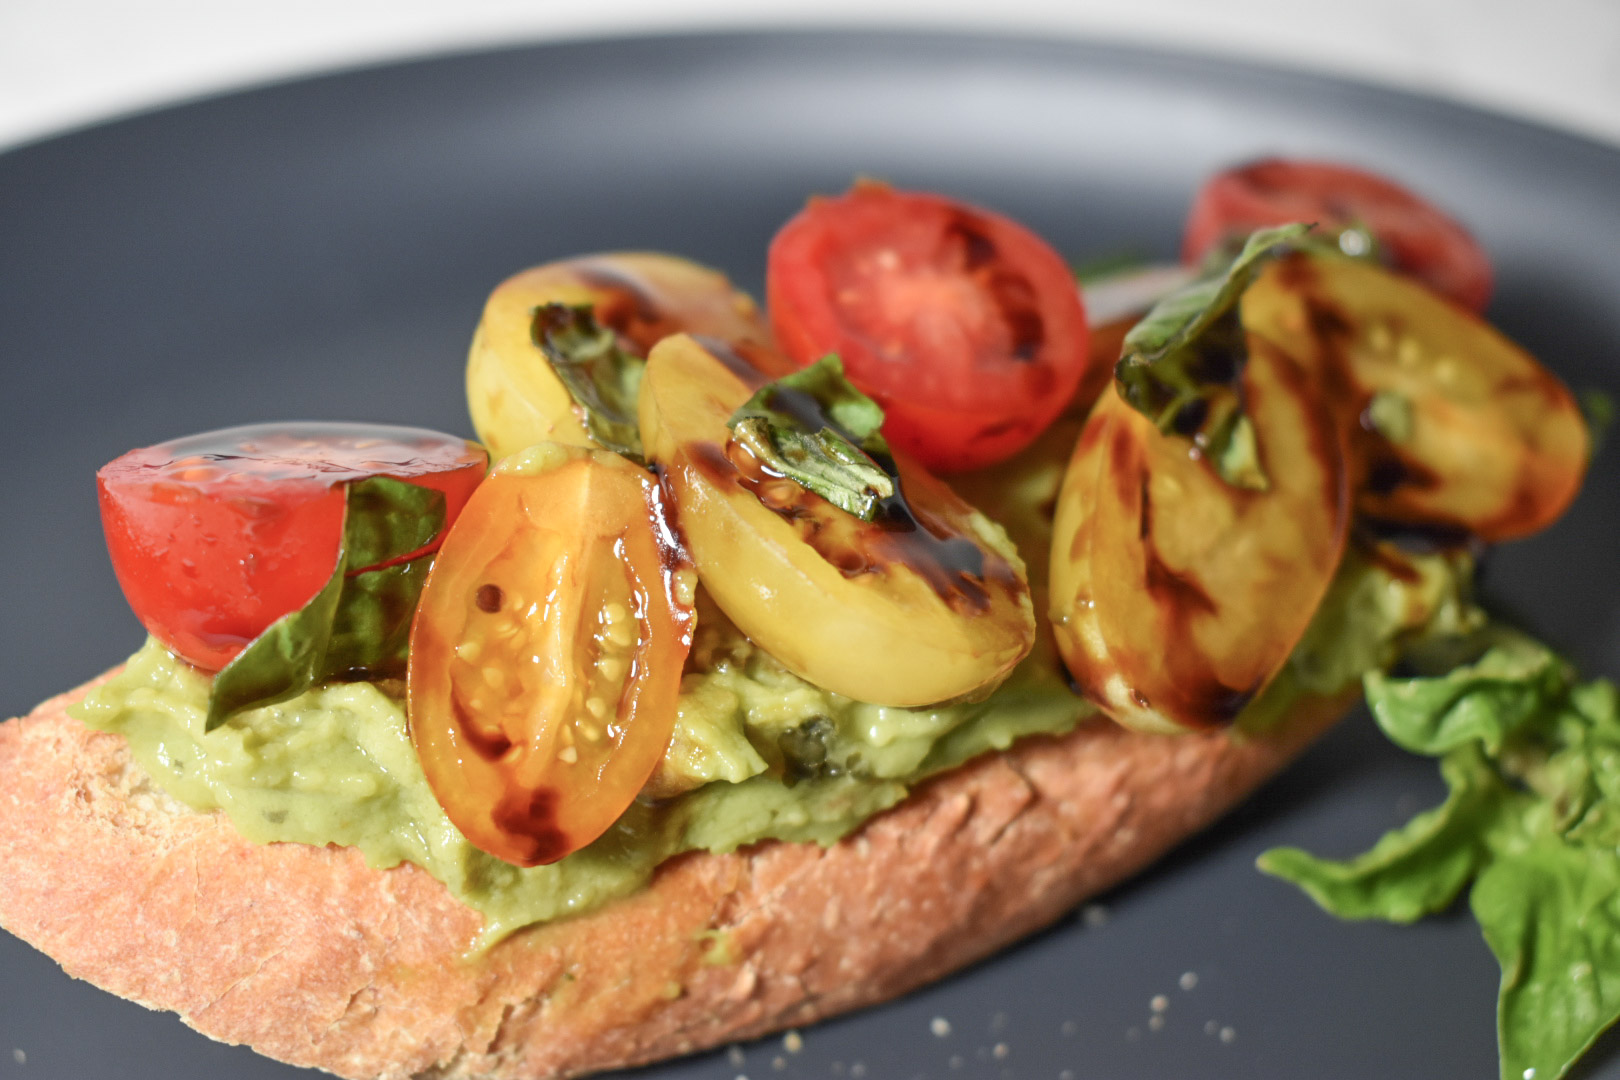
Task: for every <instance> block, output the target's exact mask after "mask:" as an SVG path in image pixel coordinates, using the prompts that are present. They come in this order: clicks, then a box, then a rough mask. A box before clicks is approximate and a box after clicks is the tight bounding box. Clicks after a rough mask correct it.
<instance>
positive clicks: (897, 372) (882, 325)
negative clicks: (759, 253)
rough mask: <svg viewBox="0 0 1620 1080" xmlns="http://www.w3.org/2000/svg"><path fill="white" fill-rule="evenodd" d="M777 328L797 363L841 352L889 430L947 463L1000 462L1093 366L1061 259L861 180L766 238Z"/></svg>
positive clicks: (1017, 237) (988, 217) (931, 199)
mask: <svg viewBox="0 0 1620 1080" xmlns="http://www.w3.org/2000/svg"><path fill="white" fill-rule="evenodd" d="M765 284H766V293H767V297H768V300H769V307H770V314H771V324H772V327H773V329H774V330H775V331H776V335H777V339H778V341H779V342H780V344H781V346H782V348H783V349H784V350H785V351H786V352H787V354H788V356H789V357H790V358H791V359H792V360H793V361H794V363H796V364H798V365H800V366H804V365H807V364H811V363H814V362H815V361H816V360H819V359H820V358H821V357H823V356H825V355H826V354H827V353H837V354H838V355H839V356H840V357H842V359H843V361H844V371H845V372H846V373H847V374H848V376H849V379H850V381H851V382H853V383H854V384H855V385H856V386H858V387H860V389H861V390H863V391H865V392H866V393H867V394H870V395H871V396H872V397H873V398H875V399H876V400H877V401H878V403H879V404H881V405H882V406H883V408H884V410H885V412H886V413H887V416H888V419H887V422H886V423H885V424H884V428H883V431H884V434H885V435H886V436H887V437H888V439H889V441H890V442H891V443H892V444H894V445H895V446H897V447H899V448H900V449H902V450H904V451H907V452H909V453H910V454H911V455H912V456H914V457H916V458H919V459H920V460H921V461H922V462H923V463H924V464H925V465H927V466H929V467H931V468H933V469H936V470H941V471H952V470H959V469H971V468H978V467H980V466H984V465H990V464H994V463H995V462H997V461H1001V460H1003V459H1005V458H1007V457H1010V456H1012V455H1013V454H1014V453H1016V452H1018V451H1019V450H1021V449H1023V448H1024V447H1025V446H1027V445H1029V443H1030V442H1031V441H1032V440H1033V439H1034V438H1035V437H1036V436H1037V435H1039V434H1040V433H1041V432H1042V431H1043V430H1044V429H1045V428H1046V426H1047V425H1048V424H1050V423H1051V422H1052V421H1053V420H1054V419H1056V418H1057V415H1058V413H1060V412H1061V411H1062V410H1063V407H1064V405H1065V404H1067V402H1068V400H1069V398H1070V396H1071V395H1072V394H1073V393H1074V389H1075V386H1076V385H1077V384H1078V383H1079V382H1080V378H1081V375H1082V374H1083V373H1084V371H1085V368H1086V360H1087V353H1086V314H1085V310H1084V309H1083V308H1082V306H1081V303H1080V293H1079V290H1078V289H1077V288H1076V286H1075V282H1074V278H1073V276H1072V275H1071V274H1070V272H1069V268H1068V266H1067V265H1066V264H1065V263H1064V261H1063V259H1062V258H1061V257H1060V256H1059V255H1058V253H1057V252H1055V251H1053V250H1052V249H1051V248H1050V247H1049V246H1047V244H1046V243H1045V241H1043V240H1041V238H1040V237H1038V236H1036V235H1035V234H1034V233H1032V232H1030V231H1029V230H1028V229H1026V228H1024V227H1023V226H1022V225H1019V224H1017V223H1016V222H1014V221H1011V220H1009V219H1008V218H1005V217H1002V216H1001V215H999V214H993V213H991V212H989V211H987V210H980V209H978V208H976V207H972V206H968V205H966V204H964V203H959V202H956V201H954V200H951V199H947V198H945V197H943V196H940V195H928V194H921V193H917V192H905V191H896V190H894V189H893V188H890V187H887V186H885V185H882V184H874V183H861V184H857V185H856V186H855V187H854V188H853V189H852V190H850V191H849V192H848V193H847V194H845V195H842V196H839V197H837V198H818V199H812V200H811V201H810V203H809V205H807V206H806V207H805V208H804V210H802V211H801V212H800V213H799V214H798V216H797V217H795V218H793V219H792V220H791V221H789V222H788V223H787V224H786V225H784V226H783V227H782V230H781V231H780V232H779V233H777V234H776V238H775V239H774V240H773V241H772V242H771V249H770V256H769V260H768V263H767V268H766V278H765Z"/></svg>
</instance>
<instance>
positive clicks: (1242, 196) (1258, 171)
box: [1181, 158, 1491, 312]
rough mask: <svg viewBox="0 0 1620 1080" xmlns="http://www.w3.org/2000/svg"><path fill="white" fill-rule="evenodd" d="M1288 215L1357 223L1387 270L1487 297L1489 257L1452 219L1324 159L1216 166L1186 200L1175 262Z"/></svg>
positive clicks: (1334, 225) (1477, 298) (1472, 301)
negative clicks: (1379, 252) (1188, 207)
mask: <svg viewBox="0 0 1620 1080" xmlns="http://www.w3.org/2000/svg"><path fill="white" fill-rule="evenodd" d="M1290 221H1310V222H1315V223H1316V224H1318V225H1319V226H1321V227H1322V228H1327V229H1340V228H1344V227H1346V226H1350V225H1360V226H1363V227H1364V228H1366V229H1367V230H1368V231H1369V232H1371V233H1372V235H1373V238H1374V240H1375V241H1376V243H1378V244H1379V245H1380V246H1381V248H1382V255H1383V257H1384V258H1386V259H1387V261H1388V263H1389V265H1390V266H1391V267H1392V268H1393V269H1395V270H1399V271H1400V272H1401V273H1404V274H1409V275H1411V276H1412V277H1415V278H1417V279H1418V280H1420V281H1422V282H1424V283H1425V284H1426V285H1428V286H1429V288H1431V289H1433V290H1434V291H1435V292H1437V293H1439V294H1440V295H1442V296H1445V297H1447V298H1449V299H1451V300H1453V301H1455V302H1456V303H1458V304H1461V305H1462V306H1463V307H1466V308H1469V309H1470V310H1473V311H1476V312H1477V311H1483V310H1484V309H1485V305H1486V304H1487V303H1489V301H1490V299H1491V264H1490V260H1488V259H1487V258H1486V257H1485V252H1484V250H1483V249H1482V248H1481V247H1480V246H1479V244H1478V243H1477V242H1476V241H1475V240H1474V238H1473V237H1472V236H1470V235H1469V234H1468V231H1467V230H1466V229H1464V228H1463V227H1462V226H1461V225H1460V224H1458V223H1457V222H1456V220H1454V219H1453V218H1451V217H1450V216H1449V215H1447V214H1446V213H1445V212H1444V211H1442V210H1440V209H1439V208H1438V207H1436V206H1435V205H1434V204H1432V203H1430V202H1429V201H1427V200H1426V199H1422V198H1420V197H1418V196H1417V195H1414V194H1413V193H1412V192H1410V191H1408V190H1406V189H1405V188H1403V187H1401V186H1400V185H1399V184H1396V183H1395V182H1393V181H1391V180H1387V179H1385V178H1384V177H1382V176H1377V175H1375V174H1373V173H1369V172H1363V171H1362V170H1360V169H1353V168H1351V167H1349V166H1348V165H1336V164H1332V163H1330V162H1325V161H1296V160H1288V159H1284V158H1265V159H1263V160H1260V161H1253V162H1250V163H1249V164H1247V165H1240V166H1238V167H1237V168H1234V169H1227V170H1226V171H1225V172H1220V173H1216V174H1215V175H1214V176H1212V177H1211V178H1210V179H1209V180H1208V181H1206V182H1205V184H1204V186H1203V187H1202V188H1200V189H1199V191H1198V194H1197V196H1195V197H1194V199H1193V205H1192V210H1191V211H1190V212H1189V213H1188V215H1187V234H1186V237H1185V238H1184V239H1183V241H1182V246H1181V257H1182V261H1184V262H1188V263H1197V262H1199V261H1200V260H1202V259H1203V257H1204V255H1205V253H1207V252H1208V251H1209V250H1210V249H1211V248H1213V247H1215V246H1216V245H1218V244H1222V243H1224V242H1226V241H1227V240H1229V239H1231V238H1233V237H1234V236H1247V235H1248V234H1249V233H1251V232H1253V231H1254V230H1255V229H1259V228H1263V227H1265V226H1268V225H1282V224H1286V223H1287V222H1290Z"/></svg>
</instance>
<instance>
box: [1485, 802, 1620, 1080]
mask: <svg viewBox="0 0 1620 1080" xmlns="http://www.w3.org/2000/svg"><path fill="white" fill-rule="evenodd" d="M1516 839H1517V840H1518V841H1519V842H1518V843H1517V844H1515V845H1514V847H1513V848H1512V849H1507V850H1499V851H1498V853H1497V858H1496V859H1495V860H1494V861H1492V862H1491V863H1490V864H1489V865H1488V866H1486V867H1485V869H1484V870H1483V871H1482V872H1481V873H1480V875H1479V880H1478V881H1477V882H1476V883H1475V885H1474V891H1473V894H1472V895H1471V896H1470V898H1469V906H1470V907H1471V908H1472V909H1473V912H1474V918H1475V919H1477V920H1478V922H1479V925H1480V929H1481V930H1483V931H1484V933H1485V942H1486V944H1488V945H1489V946H1490V947H1491V952H1493V953H1495V954H1496V959H1497V962H1498V963H1500V964H1501V965H1502V986H1501V990H1500V993H1499V995H1498V997H1497V1010H1496V1014H1497V1041H1498V1043H1499V1045H1500V1050H1501V1063H1502V1077H1503V1080H1510V1078H1511V1080H1520V1078H1521V1077H1526V1076H1529V1077H1534V1078H1535V1080H1557V1078H1558V1077H1561V1076H1563V1075H1564V1074H1565V1073H1566V1072H1568V1070H1569V1067H1570V1066H1571V1065H1573V1064H1574V1062H1575V1059H1576V1058H1578V1057H1579V1056H1580V1055H1581V1054H1582V1053H1583V1052H1584V1051H1585V1050H1586V1049H1587V1048H1588V1047H1590V1046H1591V1045H1592V1043H1593V1042H1595V1041H1596V1040H1597V1037H1598V1036H1599V1035H1601V1034H1602V1033H1603V1032H1604V1030H1605V1029H1607V1028H1608V1027H1609V1026H1610V1025H1611V1024H1613V1023H1614V1022H1615V1020H1616V1018H1617V1017H1620V858H1616V857H1615V854H1614V851H1613V849H1612V848H1610V849H1609V850H1607V851H1601V852H1600V851H1598V850H1595V849H1594V848H1592V847H1591V846H1589V845H1585V844H1574V843H1569V842H1568V841H1566V840H1564V839H1563V838H1561V837H1559V836H1557V835H1556V834H1555V833H1553V832H1552V831H1551V830H1549V829H1538V830H1533V831H1532V830H1529V829H1527V830H1525V831H1524V833H1523V834H1522V835H1521V836H1519V837H1517V838H1516ZM1504 847H1505V845H1504Z"/></svg>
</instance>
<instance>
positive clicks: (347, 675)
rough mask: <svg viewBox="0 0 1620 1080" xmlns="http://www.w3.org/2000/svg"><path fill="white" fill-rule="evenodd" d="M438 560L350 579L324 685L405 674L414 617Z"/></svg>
mask: <svg viewBox="0 0 1620 1080" xmlns="http://www.w3.org/2000/svg"><path fill="white" fill-rule="evenodd" d="M432 567H433V556H432V555H431V554H430V555H421V556H418V557H417V558H414V559H412V560H410V561H409V562H403V563H396V564H394V565H393V566H387V567H383V568H382V569H381V570H367V571H366V572H365V573H363V574H354V575H352V576H345V578H344V580H343V594H342V596H340V597H339V598H338V605H337V611H336V612H335V613H334V614H333V616H332V631H331V637H330V639H329V640H328V642H327V646H326V656H325V659H324V660H323V662H322V664H321V671H320V675H319V678H318V679H317V680H316V681H317V682H318V683H319V682H332V681H334V680H338V679H362V678H373V679H376V678H387V677H389V676H397V675H403V674H404V673H405V661H406V659H407V657H408V652H409V646H410V640H411V619H412V618H413V617H414V616H415V614H416V604H417V601H418V600H420V599H421V598H422V585H423V584H424V583H425V582H426V581H427V572H428V571H429V570H430V569H432Z"/></svg>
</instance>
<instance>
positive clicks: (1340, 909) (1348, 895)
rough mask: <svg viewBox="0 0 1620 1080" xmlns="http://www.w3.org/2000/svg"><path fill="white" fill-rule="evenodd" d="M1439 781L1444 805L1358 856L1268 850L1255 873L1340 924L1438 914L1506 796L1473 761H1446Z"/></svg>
mask: <svg viewBox="0 0 1620 1080" xmlns="http://www.w3.org/2000/svg"><path fill="white" fill-rule="evenodd" d="M1441 773H1442V775H1444V776H1445V778H1446V783H1447V784H1448V785H1449V786H1450V788H1451V792H1450V794H1449V795H1447V796H1446V801H1445V802H1443V803H1441V804H1440V805H1439V806H1437V807H1435V808H1434V809H1432V810H1427V811H1425V812H1423V813H1421V814H1419V815H1418V816H1417V817H1415V818H1413V819H1412V820H1411V821H1409V822H1407V823H1406V824H1405V825H1403V826H1402V827H1401V828H1399V829H1392V830H1390V831H1389V832H1387V833H1385V834H1384V835H1383V836H1382V837H1380V838H1379V840H1378V843H1376V844H1374V845H1373V847H1372V849H1371V850H1370V851H1368V852H1366V853H1365V854H1363V855H1360V856H1358V857H1356V858H1354V859H1349V860H1346V861H1344V862H1337V861H1333V860H1328V859H1319V858H1317V857H1316V856H1314V855H1310V854H1307V853H1306V852H1304V851H1301V850H1300V849H1299V848H1274V849H1273V850H1271V851H1268V852H1266V853H1265V854H1263V855H1261V856H1260V859H1259V862H1258V865H1259V867H1260V869H1261V870H1262V871H1264V872H1265V873H1267V874H1270V875H1272V876H1273V877H1279V878H1282V879H1283V880H1284V881H1289V882H1292V883H1293V884H1295V885H1298V886H1299V887H1300V888H1301V889H1304V890H1305V892H1306V893H1307V894H1309V896H1310V898H1311V899H1312V900H1315V901H1316V902H1317V904H1318V905H1320V906H1321V907H1322V908H1323V909H1324V910H1326V911H1327V912H1329V913H1330V914H1332V915H1334V916H1336V917H1338V918H1340V919H1385V920H1387V921H1389V922H1398V923H1409V922H1414V921H1416V920H1418V919H1420V918H1422V917H1423V916H1425V915H1433V914H1435V913H1437V912H1440V911H1444V910H1445V909H1446V908H1447V907H1449V906H1451V902H1452V901H1453V900H1455V899H1456V898H1457V894H1458V893H1459V892H1461V891H1462V888H1463V886H1464V885H1467V884H1468V882H1469V881H1470V880H1471V879H1472V878H1473V877H1474V874H1475V873H1476V872H1477V870H1478V868H1479V865H1480V862H1481V860H1482V858H1483V856H1484V849H1483V847H1482V845H1481V841H1480V836H1481V834H1482V833H1483V832H1485V831H1486V827H1487V826H1488V825H1489V824H1490V823H1491V821H1492V820H1493V819H1494V816H1495V815H1496V813H1497V812H1498V810H1499V804H1500V801H1501V797H1502V796H1503V795H1504V794H1505V793H1506V790H1507V789H1506V788H1505V787H1503V785H1502V783H1501V781H1500V780H1499V779H1498V778H1497V776H1496V774H1495V773H1494V772H1493V771H1492V770H1491V768H1490V766H1489V765H1487V764H1486V763H1485V762H1484V760H1483V759H1482V758H1480V757H1479V755H1478V754H1477V753H1476V754H1472V755H1459V756H1458V757H1457V758H1456V759H1451V758H1448V759H1446V761H1445V762H1444V763H1443V764H1442V765H1441Z"/></svg>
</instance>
